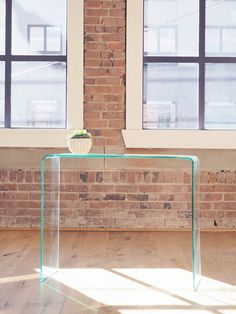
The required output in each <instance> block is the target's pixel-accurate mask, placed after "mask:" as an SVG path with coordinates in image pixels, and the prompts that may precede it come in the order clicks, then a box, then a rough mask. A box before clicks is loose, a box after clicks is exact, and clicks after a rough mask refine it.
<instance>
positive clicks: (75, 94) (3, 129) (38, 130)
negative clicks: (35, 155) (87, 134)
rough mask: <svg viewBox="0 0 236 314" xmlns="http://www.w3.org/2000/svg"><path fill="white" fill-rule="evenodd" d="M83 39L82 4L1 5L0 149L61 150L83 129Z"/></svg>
mask: <svg viewBox="0 0 236 314" xmlns="http://www.w3.org/2000/svg"><path fill="white" fill-rule="evenodd" d="M67 12H68V13H67ZM67 33H68V39H66V34H67ZM74 33H75V34H76V37H74V36H72V34H74ZM82 34H83V1H77V0H51V1H47V0H42V1H37V0H30V1H29V0H0V35H1V36H2V35H3V38H4V40H2V37H1V41H0V136H1V144H0V145H1V146H15V147H66V146H67V144H66V137H67V134H68V133H69V132H70V130H71V129H74V128H82V127H83V112H82V110H83V74H82V73H83V72H82V68H83V37H82ZM78 56H80V57H78ZM66 87H67V88H66ZM29 129H30V130H29ZM32 138H33V139H34V140H33V141H32Z"/></svg>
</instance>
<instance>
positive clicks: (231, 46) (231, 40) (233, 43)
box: [222, 27, 236, 54]
mask: <svg viewBox="0 0 236 314" xmlns="http://www.w3.org/2000/svg"><path fill="white" fill-rule="evenodd" d="M222 41H223V47H222V50H223V52H224V53H229V54H235V53H236V27H235V28H223V29H222Z"/></svg>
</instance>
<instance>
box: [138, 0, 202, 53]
mask: <svg viewBox="0 0 236 314" xmlns="http://www.w3.org/2000/svg"><path fill="white" fill-rule="evenodd" d="M168 28H170V29H169V30H167V29H168ZM163 29H164V33H165V38H164V37H163ZM198 29H199V1H198V0H179V1H175V0H173V1H166V0H144V54H145V55H153V56H163V55H169V54H171V55H176V56H197V55H198V42H199V39H198V34H199V30H198ZM163 40H164V48H165V49H163Z"/></svg>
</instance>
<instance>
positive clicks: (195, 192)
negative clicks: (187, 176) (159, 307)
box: [192, 156, 201, 291]
mask: <svg viewBox="0 0 236 314" xmlns="http://www.w3.org/2000/svg"><path fill="white" fill-rule="evenodd" d="M199 193H200V161H199V159H198V158H197V157H194V156H192V262H193V265H192V268H193V289H194V290H195V291H196V290H197V288H198V286H199V283H200V280H201V248H200V218H201V213H200V199H199Z"/></svg>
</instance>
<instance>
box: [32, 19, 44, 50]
mask: <svg viewBox="0 0 236 314" xmlns="http://www.w3.org/2000/svg"><path fill="white" fill-rule="evenodd" d="M44 46H45V39H44V27H41V26H32V25H30V26H29V50H30V51H31V52H33V51H34V52H35V53H37V52H40V51H41V52H43V51H44V50H45V47H44Z"/></svg>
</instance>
